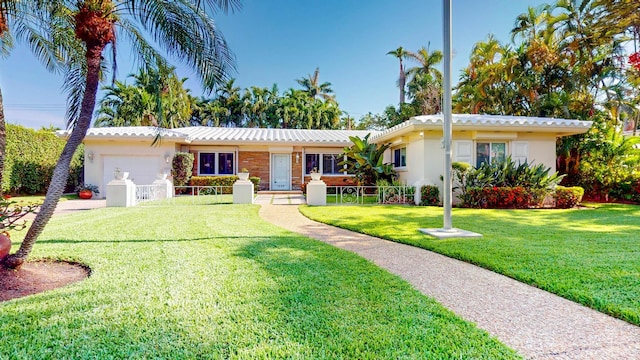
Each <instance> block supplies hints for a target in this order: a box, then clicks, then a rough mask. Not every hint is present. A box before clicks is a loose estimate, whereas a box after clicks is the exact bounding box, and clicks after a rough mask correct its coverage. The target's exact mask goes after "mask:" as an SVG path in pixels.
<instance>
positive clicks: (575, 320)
mask: <svg viewBox="0 0 640 360" xmlns="http://www.w3.org/2000/svg"><path fill="white" fill-rule="evenodd" d="M279 196H284V195H275V196H271V197H269V196H264V197H258V199H257V201H256V202H257V203H258V204H260V205H262V207H261V209H260V216H261V217H262V218H263V219H265V220H267V221H269V222H272V223H274V224H276V225H278V226H280V227H283V228H285V229H288V230H291V231H294V232H297V233H300V234H303V235H306V236H308V237H311V238H314V239H318V240H321V241H324V242H326V243H328V244H331V245H334V246H336V247H339V248H342V249H345V250H349V251H352V252H355V253H356V254H359V255H360V256H362V257H364V258H366V259H369V260H370V261H372V262H373V263H375V264H376V265H378V266H380V267H382V268H385V269H387V270H388V271H390V272H392V273H394V274H397V275H399V276H400V277H402V278H403V279H405V280H406V281H408V282H410V283H411V284H412V285H413V286H414V287H415V288H416V289H418V290H419V291H421V292H422V293H424V294H425V295H427V296H430V297H432V298H434V299H436V300H438V301H439V302H440V303H442V304H443V305H444V306H445V307H447V308H449V309H451V310H452V311H453V312H455V313H456V314H458V315H459V316H461V317H463V318H464V319H465V320H467V321H471V322H473V323H476V324H477V325H478V327H480V328H482V329H484V330H486V331H487V332H489V333H490V334H491V335H492V336H495V337H497V338H498V339H499V340H500V341H502V342H503V343H505V344H507V345H508V346H510V347H511V348H513V349H515V350H517V351H518V352H519V353H520V354H521V355H523V356H524V357H526V358H528V359H640V327H637V326H633V325H630V324H628V323H626V322H624V321H621V320H618V319H615V318H612V317H610V316H607V315H604V314H602V313H599V312H597V311H594V310H591V309H589V308H586V307H584V306H581V305H578V304H576V303H574V302H571V301H569V300H565V299H563V298H561V297H558V296H556V295H553V294H551V293H548V292H546V291H542V290H540V289H537V288H534V287H531V286H529V285H525V284H523V283H520V282H518V281H515V280H513V279H510V278H507V277H505V276H502V275H499V274H496V273H494V272H491V271H488V270H484V269H482V268H479V267H477V266H474V265H471V264H467V263H464V262H461V261H458V260H454V259H451V258H448V257H445V256H442V255H439V254H436V253H433V252H430V251H427V250H423V249H419V248H415V247H412V246H408V245H403V244H398V243H394V242H391V241H386V240H381V239H378V238H374V237H371V236H367V235H362V234H358V233H354V232H351V231H348V230H343V229H339V228H336V227H333V226H328V225H325V224H321V223H318V222H315V221H312V220H309V219H308V218H306V217H304V216H303V215H302V214H300V212H299V211H298V206H297V205H293V206H292V205H282V206H277V205H274V204H276V203H278V202H282V203H284V200H282V201H280V200H278V201H273V200H275V199H276V197H279ZM303 200H304V199H303ZM289 201H291V199H288V200H287V202H289ZM416 231H417V230H416Z"/></svg>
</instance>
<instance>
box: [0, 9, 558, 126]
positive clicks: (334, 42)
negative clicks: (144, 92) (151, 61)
mask: <svg viewBox="0 0 640 360" xmlns="http://www.w3.org/2000/svg"><path fill="white" fill-rule="evenodd" d="M547 2H548V1H540V0H483V1H478V0H453V32H452V34H453V49H454V58H453V69H454V81H453V82H454V85H455V83H456V82H457V78H458V74H459V71H460V70H461V69H462V68H464V67H465V66H466V65H467V63H468V59H469V54H470V51H471V49H472V47H473V45H474V44H475V43H476V42H478V41H481V40H484V39H486V37H487V35H488V34H489V33H492V34H494V35H496V37H497V38H498V39H499V40H501V41H503V42H507V41H509V40H510V34H509V32H510V30H511V29H512V27H513V24H514V21H515V18H516V16H517V15H518V14H521V13H523V12H525V11H526V9H527V7H528V6H534V7H536V6H539V5H540V4H543V3H547ZM242 3H243V8H242V10H241V11H240V12H238V13H235V14H229V15H218V16H216V17H215V19H216V22H217V24H218V27H219V28H220V29H221V30H222V32H223V33H224V35H225V37H226V39H227V42H228V43H229V46H230V47H231V49H232V50H233V52H234V53H235V55H236V58H237V61H236V65H237V73H236V74H235V75H234V77H235V78H236V79H237V80H236V84H237V85H238V86H240V87H241V88H245V87H249V86H254V85H255V86H262V87H271V85H272V84H274V83H276V84H278V87H279V89H280V91H281V92H284V91H285V90H286V89H288V88H291V87H293V88H298V85H297V83H296V82H295V79H299V78H302V77H305V76H307V75H308V74H310V73H312V72H313V71H314V70H315V68H316V67H319V68H320V81H321V82H330V83H331V84H332V87H333V89H334V91H335V95H336V98H337V100H338V102H339V103H340V107H341V109H342V110H344V111H347V112H348V113H349V114H350V115H351V116H353V117H355V118H356V119H358V118H360V117H361V116H362V115H364V114H366V113H368V112H372V113H379V112H381V111H382V110H383V109H384V108H385V107H386V106H388V105H392V104H393V105H397V102H398V96H399V90H398V88H397V86H396V81H397V77H398V60H397V59H396V58H394V57H393V56H390V55H385V54H386V53H387V52H388V51H391V50H394V49H396V48H397V47H398V46H403V47H404V48H405V49H407V50H411V51H417V50H418V49H419V48H420V47H422V46H427V45H428V44H430V48H431V49H440V50H441V49H442V1H440V0H430V1H425V0H370V1H363V0H323V1H309V0H298V1H293V0H269V1H264V0H262V1H261V0H244V1H242ZM121 45H124V44H121ZM118 54H119V55H118V56H119V57H118V66H119V69H118V74H117V75H118V79H120V80H123V79H124V78H126V76H127V75H128V74H130V73H132V72H135V71H136V68H135V67H134V65H133V63H132V62H131V61H130V59H129V55H130V52H129V51H128V49H127V48H123V47H119V48H118ZM176 65H177V68H178V75H179V76H181V77H188V78H189V81H187V87H188V88H190V89H191V91H192V94H194V95H202V91H201V89H200V87H199V83H198V81H197V78H196V76H195V75H194V74H193V73H191V72H190V70H188V69H186V68H184V67H182V66H180V65H179V63H176ZM407 65H409V66H410V65H411V63H410V62H407ZM0 86H1V87H2V94H3V98H4V104H5V116H6V119H7V122H9V123H14V124H21V125H24V126H28V127H33V128H40V127H42V126H45V127H48V126H50V125H53V126H56V127H61V128H64V127H65V122H64V109H65V99H66V97H65V94H63V93H62V91H61V90H60V89H61V86H62V77H61V76H60V75H55V74H49V73H47V72H46V70H44V68H43V67H42V66H41V65H40V64H39V63H38V62H36V61H35V60H34V59H33V56H32V55H31V53H30V52H29V50H28V49H26V48H25V47H21V46H18V47H17V48H16V49H15V50H14V51H13V52H12V54H11V55H10V56H9V57H8V58H6V59H2V60H0Z"/></svg>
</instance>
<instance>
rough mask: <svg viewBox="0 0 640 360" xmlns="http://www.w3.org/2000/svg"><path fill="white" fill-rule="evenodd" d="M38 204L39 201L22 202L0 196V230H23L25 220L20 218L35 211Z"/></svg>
mask: <svg viewBox="0 0 640 360" xmlns="http://www.w3.org/2000/svg"><path fill="white" fill-rule="evenodd" d="M39 206H40V203H35V202H31V203H22V202H17V201H9V200H7V199H4V198H2V197H0V231H2V232H5V231H11V230H15V231H19V230H23V229H24V228H25V227H27V221H26V220H22V221H21V219H22V218H24V217H25V216H26V215H27V214H33V213H35V212H36V210H37V209H38V207H39ZM18 221H20V222H18ZM0 260H1V259H0Z"/></svg>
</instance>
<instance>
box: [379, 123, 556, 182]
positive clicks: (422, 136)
mask: <svg viewBox="0 0 640 360" xmlns="http://www.w3.org/2000/svg"><path fill="white" fill-rule="evenodd" d="M453 140H454V144H455V142H456V141H465V142H468V143H469V144H470V146H471V149H472V157H471V164H472V165H475V161H476V154H475V151H476V150H475V149H476V146H475V145H476V142H504V143H506V147H507V149H506V150H507V154H511V155H512V156H513V155H514V154H513V151H514V142H519V143H521V144H522V143H525V144H526V147H527V155H526V157H527V160H528V162H529V163H534V164H544V165H545V166H546V167H549V168H551V171H552V172H555V171H556V136H555V134H553V133H548V134H546V133H538V134H536V133H509V134H506V135H505V134H500V133H495V134H491V133H481V134H478V133H477V132H454V134H453ZM391 143H392V144H393V146H392V147H391V149H390V150H389V151H388V152H387V153H388V159H389V160H388V161H389V162H393V150H395V149H398V148H400V147H403V146H406V148H407V166H406V168H401V169H397V170H398V174H399V178H400V180H401V181H403V182H404V183H406V184H407V185H416V184H420V185H424V184H428V185H437V186H438V187H439V188H440V190H441V191H442V181H441V180H440V177H441V176H442V175H443V174H444V149H443V148H442V137H441V134H439V133H438V132H426V131H424V132H423V131H416V132H414V133H411V134H404V135H403V136H402V137H401V138H400V137H399V138H397V139H394V140H392V142H391ZM457 157H458V154H456V146H453V147H452V158H453V161H457Z"/></svg>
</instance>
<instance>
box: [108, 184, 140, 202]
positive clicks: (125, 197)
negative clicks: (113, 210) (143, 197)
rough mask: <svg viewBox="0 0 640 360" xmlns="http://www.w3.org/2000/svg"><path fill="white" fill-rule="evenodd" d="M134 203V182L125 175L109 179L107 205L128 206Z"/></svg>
mask: <svg viewBox="0 0 640 360" xmlns="http://www.w3.org/2000/svg"><path fill="white" fill-rule="evenodd" d="M135 205H136V184H134V183H133V181H131V180H129V179H127V178H126V177H125V178H123V179H121V180H111V181H110V182H109V183H108V184H107V207H130V206H135Z"/></svg>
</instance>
